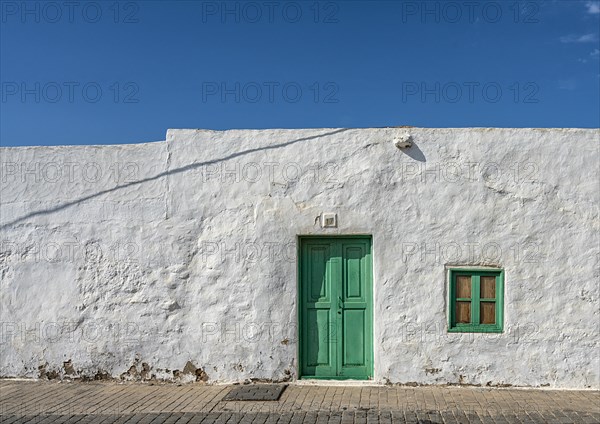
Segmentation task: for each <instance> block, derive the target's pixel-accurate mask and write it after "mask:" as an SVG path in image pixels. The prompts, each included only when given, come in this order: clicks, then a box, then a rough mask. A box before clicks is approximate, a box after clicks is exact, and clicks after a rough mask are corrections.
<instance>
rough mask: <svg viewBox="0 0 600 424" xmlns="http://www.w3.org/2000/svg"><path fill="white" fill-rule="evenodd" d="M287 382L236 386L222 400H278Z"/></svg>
mask: <svg viewBox="0 0 600 424" xmlns="http://www.w3.org/2000/svg"><path fill="white" fill-rule="evenodd" d="M286 387H287V384H248V385H244V386H236V387H234V388H233V389H231V390H230V391H229V393H227V394H226V395H225V397H224V398H223V400H279V396H281V394H282V393H283V391H284V390H285V388H286Z"/></svg>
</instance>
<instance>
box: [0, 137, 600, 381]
mask: <svg viewBox="0 0 600 424" xmlns="http://www.w3.org/2000/svg"><path fill="white" fill-rule="evenodd" d="M407 132H408V133H410V134H411V135H412V136H413V139H414V141H415V146H413V147H412V148H411V149H409V150H406V151H401V150H398V149H397V148H396V147H395V146H394V145H393V143H392V139H393V137H394V136H396V135H399V134H404V133H407ZM599 146H600V132H599V131H598V130H583V129H423V128H382V129H303V130H256V131H255V130H232V131H224V132H217V131H205V130H169V131H168V133H167V140H166V142H156V143H146V144H136V145H121V146H65V147H31V148H2V149H0V154H1V172H2V174H1V179H2V186H1V209H0V213H1V215H0V225H1V237H0V241H1V249H0V275H1V278H2V291H1V295H0V296H1V297H0V301H1V303H0V306H1V316H0V321H1V324H2V327H1V340H0V358H1V359H0V361H1V362H0V375H1V376H4V377H8V376H19V377H38V376H40V375H45V376H49V377H60V378H63V377H64V376H66V375H74V376H79V377H82V376H87V377H93V376H94V375H98V376H105V377H106V376H112V377H117V378H118V377H120V376H121V375H122V374H123V373H125V375H124V377H126V378H132V379H134V378H141V377H144V378H150V377H151V376H152V375H155V376H156V377H157V378H180V379H183V380H191V379H193V378H194V377H193V375H190V373H193V370H194V367H198V368H199V369H202V370H203V371H204V372H205V373H206V375H207V376H208V379H209V382H231V381H243V380H245V379H252V378H256V379H274V380H285V379H292V380H293V379H295V378H296V377H297V368H296V366H297V359H296V358H297V354H296V350H297V344H296V307H297V302H296V284H297V282H296V240H297V239H296V237H297V236H298V235H303V234H354V233H360V234H372V236H373V258H374V314H375V317H374V349H375V350H374V355H375V357H374V360H375V380H376V381H377V382H388V381H389V382H393V383H409V382H418V383H426V384H445V383H465V384H482V385H486V384H491V385H501V384H512V385H519V386H542V385H544V386H545V385H549V386H551V387H569V388H584V387H595V388H598V387H600V367H599V362H598V354H597V351H598V348H599V347H600V341H599V325H600V316H599V301H598V299H599V286H598V280H599V277H600V276H599V238H598V234H599V217H598V205H599V201H600V199H599V196H600V194H599V192H600V177H599V173H600V171H599V165H600V163H599V162H600V156H599ZM322 212H335V213H337V214H338V220H339V227H338V228H336V229H326V230H325V229H322V228H320V226H319V225H318V219H317V217H318V216H319V215H320V214H321V213H322ZM456 264H460V265H496V266H501V267H503V268H504V269H505V273H506V284H505V285H506V294H505V331H504V333H503V334H499V335H491V334H448V333H447V331H446V328H447V324H446V322H447V300H446V295H447V293H446V289H445V287H446V282H445V278H446V271H445V267H446V266H448V265H456ZM69 361H70V362H69ZM188 361H189V362H190V363H191V364H193V367H192V366H191V365H190V364H188V366H187V367H186V369H185V374H184V373H183V371H184V367H185V366H186V364H187V363H188ZM65 363H66V364H65ZM142 363H143V364H144V365H143V366H142ZM132 366H135V369H133V368H131V367H132ZM174 370H181V371H182V374H178V373H177V372H175V375H176V377H174V376H173V374H174V373H173V371H174ZM128 371H129V373H127V372H128ZM140 374H141V375H140ZM198 378H206V377H205V375H204V374H202V373H201V372H200V371H198Z"/></svg>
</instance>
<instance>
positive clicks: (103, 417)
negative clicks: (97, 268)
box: [0, 380, 600, 424]
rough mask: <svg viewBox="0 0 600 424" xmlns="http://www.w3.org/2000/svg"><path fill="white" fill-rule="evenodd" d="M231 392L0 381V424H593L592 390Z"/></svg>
mask: <svg viewBox="0 0 600 424" xmlns="http://www.w3.org/2000/svg"><path fill="white" fill-rule="evenodd" d="M232 387H239V386H226V385H200V384H189V385H183V386H178V385H175V384H163V385H159V384H155V385H150V384H132V383H98V382H90V383H79V382H47V381H45V382H41V381H40V382H28V381H15V380H0V422H2V423H32V424H33V423H44V424H45V423H68V424H90V423H93V424H100V423H113V422H117V423H121V424H125V423H126V424H135V423H145V424H159V423H177V424H185V423H260V424H266V423H278V424H279V423H288V424H291V423H338V424H342V423H344V424H346V423H421V424H427V423H429V424H432V423H436V424H443V423H466V424H470V423H493V424H499V423H523V424H525V423H565V424H566V423H596V424H600V392H598V391H570V390H565V391H560V390H537V389H535V390H534V389H531V390H522V389H504V388H502V389H499V388H474V387H442V386H428V387H404V386H391V387H390V386H304V385H296V384H290V385H289V386H288V387H287V389H286V390H285V391H284V392H283V393H282V395H281V397H280V398H279V400H278V401H228V400H225V396H226V395H227V393H229V391H230V390H231V388H232ZM255 387H256V386H255Z"/></svg>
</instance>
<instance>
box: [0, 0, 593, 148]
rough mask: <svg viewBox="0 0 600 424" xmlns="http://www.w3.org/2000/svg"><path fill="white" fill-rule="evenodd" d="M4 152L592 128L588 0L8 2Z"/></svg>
mask: <svg viewBox="0 0 600 424" xmlns="http://www.w3.org/2000/svg"><path fill="white" fill-rule="evenodd" d="M1 6H2V8H1V12H2V15H1V21H0V22H1V23H0V25H1V29H0V35H1V40H0V47H1V64H0V72H1V75H0V80H1V83H2V93H1V95H2V98H1V101H0V107H1V117H0V145H2V146H19V145H64V144H117V143H134V142H143V141H157V140H164V138H165V133H166V130H167V129H168V128H209V129H229V128H305V127H384V126H399V125H413V126H424V127H471V126H490V127H588V128H589V127H594V128H598V127H599V126H600V88H599V82H600V62H599V56H600V54H599V53H600V52H599V49H600V42H599V38H598V37H599V32H600V3H599V2H598V1H552V0H544V1H521V2H515V1H513V0H509V1H472V2H468V1H462V0H461V1H402V2H401V1H388V2H379V1H369V2H366V1H364V2H363V1H340V2H329V1H323V2H314V1H306V2H304V1H297V2H294V1H268V0H264V1H262V0H261V1H256V2H252V1H249V2H248V1H241V2H220V1H207V2H201V1H198V2H192V1H170V2H167V1H120V2H115V1H112V0H111V1H106V2H105V1H78V0H77V1H73V2H70V3H69V2H67V1H63V0H59V1H54V2H52V1H50V2H46V1H39V2H38V1H31V2H26V3H24V2H21V1H5V0H2V2H1Z"/></svg>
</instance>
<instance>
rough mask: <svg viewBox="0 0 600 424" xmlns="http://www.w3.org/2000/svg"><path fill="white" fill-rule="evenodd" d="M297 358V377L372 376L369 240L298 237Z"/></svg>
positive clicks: (361, 238) (362, 238)
mask: <svg viewBox="0 0 600 424" xmlns="http://www.w3.org/2000/svg"><path fill="white" fill-rule="evenodd" d="M300 243H301V246H300V264H299V265H300V266H299V271H300V290H299V291H300V295H301V302H300V311H299V312H300V326H301V329H300V336H301V340H300V355H301V356H300V363H301V374H302V376H303V377H316V378H318V377H321V378H369V377H370V376H371V375H372V310H371V302H372V300H371V285H372V266H371V241H370V239H369V238H366V237H360V238H358V237H357V238H346V237H344V238H342V237H339V238H307V239H301V240H300Z"/></svg>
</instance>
